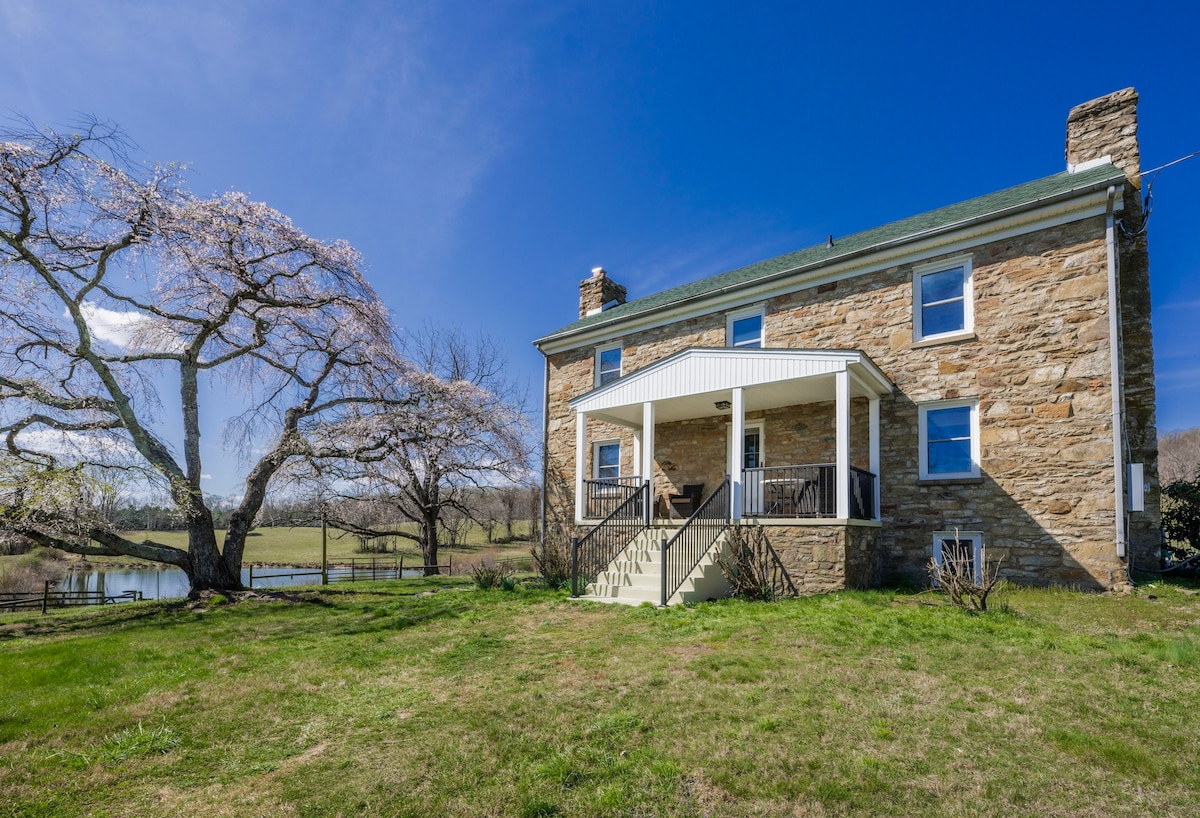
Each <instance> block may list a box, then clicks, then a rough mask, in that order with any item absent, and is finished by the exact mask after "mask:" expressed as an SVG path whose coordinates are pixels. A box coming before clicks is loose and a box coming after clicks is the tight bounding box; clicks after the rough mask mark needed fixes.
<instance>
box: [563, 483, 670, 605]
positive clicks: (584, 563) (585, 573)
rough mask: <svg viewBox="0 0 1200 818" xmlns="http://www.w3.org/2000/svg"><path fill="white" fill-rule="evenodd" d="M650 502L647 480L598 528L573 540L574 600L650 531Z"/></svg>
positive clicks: (572, 591) (572, 594) (572, 592)
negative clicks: (634, 541) (643, 534)
mask: <svg viewBox="0 0 1200 818" xmlns="http://www.w3.org/2000/svg"><path fill="white" fill-rule="evenodd" d="M618 479H628V478H618ZM650 500H651V497H650V481H649V480H645V481H643V482H642V485H641V486H640V487H639V488H635V489H634V490H633V493H632V494H630V495H629V496H628V497H626V498H625V500H624V501H623V502H622V503H621V504H620V505H618V506H617V507H616V508H614V509H613V510H612V511H611V512H610V513H609V514H608V515H607V516H606V517H605V518H604V519H603V520H601V521H600V523H599V524H598V525H597V526H596V527H595V528H593V529H592V530H591V531H589V532H588V533H587V534H585V535H584V536H582V537H576V538H575V539H574V540H572V542H571V596H579V593H580V590H581V589H583V588H586V587H587V584H588V583H589V582H591V581H592V580H593V579H595V578H596V576H597V575H598V574H599V573H600V572H601V571H603V570H604V569H605V568H606V567H607V566H608V564H609V563H610V562H612V561H613V559H614V558H615V557H616V556H617V555H618V554H620V553H621V552H622V551H623V550H625V546H627V545H629V543H631V542H633V538H634V537H636V536H637V535H638V534H641V533H642V532H643V531H645V530H646V528H647V527H649V525H650V505H651V504H650Z"/></svg>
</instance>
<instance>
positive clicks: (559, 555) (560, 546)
mask: <svg viewBox="0 0 1200 818" xmlns="http://www.w3.org/2000/svg"><path fill="white" fill-rule="evenodd" d="M529 553H530V554H531V555H532V556H533V568H534V570H535V571H537V572H538V575H539V576H540V577H541V578H542V581H543V582H545V583H546V585H547V586H548V587H550V588H566V587H569V586H570V584H571V538H570V537H568V536H566V534H564V533H562V532H561V531H554V532H553V533H551V532H549V531H547V532H546V539H545V543H544V544H543V543H537V542H535V543H534V544H533V545H531V546H530V547H529Z"/></svg>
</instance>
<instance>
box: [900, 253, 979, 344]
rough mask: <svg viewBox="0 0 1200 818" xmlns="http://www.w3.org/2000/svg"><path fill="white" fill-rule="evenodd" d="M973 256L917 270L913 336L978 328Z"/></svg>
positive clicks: (946, 335) (956, 333)
mask: <svg viewBox="0 0 1200 818" xmlns="http://www.w3.org/2000/svg"><path fill="white" fill-rule="evenodd" d="M971 301H972V299H971V259H969V258H962V259H952V260H950V261H948V262H939V263H938V264H933V265H925V266H923V267H917V268H916V269H915V270H913V340H914V341H927V340H937V339H940V338H945V339H946V340H951V339H952V338H954V337H955V336H959V335H966V334H967V333H970V332H971V331H972V330H973V329H974V315H973V310H972V304H971Z"/></svg>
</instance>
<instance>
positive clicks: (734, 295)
mask: <svg viewBox="0 0 1200 818" xmlns="http://www.w3.org/2000/svg"><path fill="white" fill-rule="evenodd" d="M1107 201H1108V194H1107V187H1106V188H1103V189H1100V190H1095V191H1091V192H1089V193H1087V194H1086V195H1077V196H1072V197H1071V198H1069V199H1065V200H1056V201H1053V202H1051V203H1049V204H1046V205H1043V206H1041V207H1034V208H1030V209H1024V210H1019V211H1017V212H1015V213H1012V214H1010V215H1007V216H1003V217H1001V218H994V217H993V216H983V217H980V218H978V219H975V220H973V221H971V222H968V223H965V224H962V225H950V226H948V227H942V228H938V229H937V230H935V231H932V232H931V233H930V234H929V235H922V234H917V235H915V236H910V237H907V238H904V239H897V240H896V241H895V242H891V243H887V244H884V245H879V246H877V247H873V248H867V249H865V250H862V251H860V252H858V253H855V254H853V255H851V256H849V257H847V258H844V259H841V260H835V261H833V262H829V263H818V264H816V265H814V266H813V267H811V268H810V269H808V270H805V269H795V270H785V271H783V272H779V273H774V274H772V275H771V276H770V277H768V278H766V279H764V280H762V281H760V282H759V283H757V284H736V285H732V286H730V287H728V288H726V289H724V290H717V291H715V292H711V293H705V294H703V295H700V296H696V297H694V298H691V299H687V300H684V301H680V302H679V303H678V304H675V305H672V306H669V307H662V308H658V309H652V310H648V311H647V312H644V313H638V314H635V315H631V316H629V317H628V318H622V319H614V320H613V321H612V322H611V323H604V324H600V325H597V326H594V327H588V328H586V329H582V330H579V331H577V332H572V333H570V334H568V335H564V336H561V337H555V336H548V337H546V338H542V339H539V340H537V341H534V345H535V346H537V347H538V349H540V350H541V351H542V354H544V355H549V354H552V353H555V352H565V351H567V350H571V349H576V348H578V347H582V346H588V345H591V344H595V343H599V342H602V341H610V340H613V339H616V338H620V337H621V336H623V335H628V334H630V333H634V332H641V331H644V330H648V329H655V328H657V327H663V326H667V325H669V324H674V323H676V322H679V321H686V320H688V319H690V318H698V317H700V316H704V315H711V314H712V313H714V312H721V311H723V310H729V309H736V308H740V307H746V306H749V305H751V304H753V303H755V302H756V301H763V300H766V299H769V298H773V297H775V296H779V295H786V294H788V293H793V292H797V291H800V290H806V289H809V288H812V287H817V286H820V285H822V284H828V283H832V282H836V281H842V280H844V279H850V278H856V277H858V276H861V275H869V274H870V273H876V272H879V271H880V270H886V269H887V268H888V267H895V266H897V265H900V264H914V263H918V262H921V261H924V260H926V259H929V258H931V257H933V256H936V255H943V254H948V253H962V252H965V251H967V250H970V249H971V248H973V247H978V246H979V245H980V244H987V243H990V242H994V241H1003V240H1004V239H1008V238H1013V237H1015V236H1021V235H1024V234H1026V233H1033V232H1036V231H1038V230H1047V229H1050V228H1053V227H1059V226H1061V225H1064V224H1070V223H1071V222H1076V221H1081V220H1083V219H1087V218H1091V217H1093V216H1103V215H1104V214H1105V212H1106V206H1107Z"/></svg>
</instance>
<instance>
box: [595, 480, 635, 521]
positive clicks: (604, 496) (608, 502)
mask: <svg viewBox="0 0 1200 818" xmlns="http://www.w3.org/2000/svg"><path fill="white" fill-rule="evenodd" d="M644 482H646V481H644V480H643V479H642V478H640V477H598V478H596V479H594V480H584V481H583V516H584V517H586V518H588V519H602V518H604V517H607V516H608V515H610V514H612V513H613V512H614V511H616V510H617V508H618V507H619V506H620V505H621V504H622V503H624V502H625V501H626V500H628V499H629V498H630V497H632V496H633V495H635V494H637V493H638V490H639V489H641V487H642V484H643V483H644Z"/></svg>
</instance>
